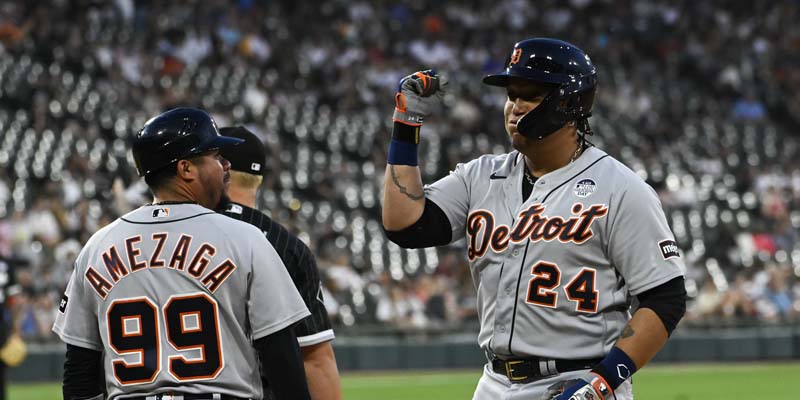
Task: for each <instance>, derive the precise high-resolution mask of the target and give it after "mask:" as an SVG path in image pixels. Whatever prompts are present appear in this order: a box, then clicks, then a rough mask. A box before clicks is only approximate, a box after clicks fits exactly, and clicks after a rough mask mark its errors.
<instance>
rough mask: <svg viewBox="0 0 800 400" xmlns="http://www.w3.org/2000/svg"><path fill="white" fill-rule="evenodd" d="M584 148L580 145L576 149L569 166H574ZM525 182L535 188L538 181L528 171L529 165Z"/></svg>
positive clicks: (526, 167)
mask: <svg viewBox="0 0 800 400" xmlns="http://www.w3.org/2000/svg"><path fill="white" fill-rule="evenodd" d="M582 147H583V146H581V145H578V148H576V149H575V153H574V154H572V158H571V159H570V160H569V163H567V165H569V164H572V163H573V162H574V161H575V160H577V159H578V156H579V155H580V154H581V148H582ZM525 180H527V181H528V183H530V184H531V186H533V185H534V184H535V183H536V179H533V176H532V174H531V173H530V172H529V171H528V164H527V163H526V164H525Z"/></svg>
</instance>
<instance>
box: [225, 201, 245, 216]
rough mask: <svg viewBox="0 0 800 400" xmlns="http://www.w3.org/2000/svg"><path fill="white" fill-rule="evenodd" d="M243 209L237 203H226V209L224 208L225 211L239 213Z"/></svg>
mask: <svg viewBox="0 0 800 400" xmlns="http://www.w3.org/2000/svg"><path fill="white" fill-rule="evenodd" d="M243 211H244V209H242V206H240V205H238V204H233V203H231V204H228V209H227V210H225V212H229V213H234V214H241V213H242V212H243Z"/></svg>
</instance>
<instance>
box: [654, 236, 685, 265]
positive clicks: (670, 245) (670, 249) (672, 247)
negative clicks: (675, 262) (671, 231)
mask: <svg viewBox="0 0 800 400" xmlns="http://www.w3.org/2000/svg"><path fill="white" fill-rule="evenodd" d="M658 248H659V249H660V250H661V256H662V257H664V259H665V260H669V259H670V258H673V257H680V256H681V255H680V254H679V253H678V244H677V243H675V241H674V240H662V241H660V242H658Z"/></svg>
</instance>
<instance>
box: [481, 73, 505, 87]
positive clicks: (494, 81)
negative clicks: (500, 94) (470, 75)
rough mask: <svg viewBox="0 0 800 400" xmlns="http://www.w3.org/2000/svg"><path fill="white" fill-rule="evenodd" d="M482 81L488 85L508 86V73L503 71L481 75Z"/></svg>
mask: <svg viewBox="0 0 800 400" xmlns="http://www.w3.org/2000/svg"><path fill="white" fill-rule="evenodd" d="M483 83H484V84H486V85H489V86H500V87H506V86H508V74H507V73H505V72H504V73H500V74H492V75H486V76H484V77H483Z"/></svg>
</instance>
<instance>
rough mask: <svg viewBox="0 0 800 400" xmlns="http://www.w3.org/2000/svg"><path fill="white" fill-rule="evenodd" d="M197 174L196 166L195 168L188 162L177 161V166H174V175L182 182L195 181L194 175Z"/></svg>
mask: <svg viewBox="0 0 800 400" xmlns="http://www.w3.org/2000/svg"><path fill="white" fill-rule="evenodd" d="M196 173H197V166H195V165H194V164H193V163H192V162H191V161H190V160H178V164H177V166H176V175H178V177H180V178H181V179H183V180H193V179H195V178H196V177H195V175H196Z"/></svg>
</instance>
